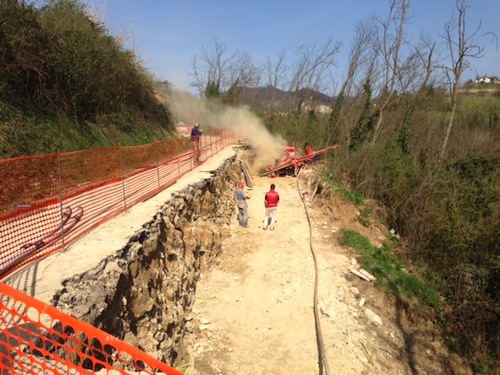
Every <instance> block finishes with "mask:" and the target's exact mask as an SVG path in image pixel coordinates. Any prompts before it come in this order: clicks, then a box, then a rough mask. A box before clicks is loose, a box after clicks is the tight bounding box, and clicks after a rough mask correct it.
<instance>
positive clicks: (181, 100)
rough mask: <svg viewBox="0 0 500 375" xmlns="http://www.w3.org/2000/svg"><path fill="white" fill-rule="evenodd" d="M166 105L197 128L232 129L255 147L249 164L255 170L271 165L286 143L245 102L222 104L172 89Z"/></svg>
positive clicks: (182, 119)
mask: <svg viewBox="0 0 500 375" xmlns="http://www.w3.org/2000/svg"><path fill="white" fill-rule="evenodd" d="M170 108H171V110H172V113H173V114H174V117H175V119H176V121H177V122H184V123H186V124H194V123H196V122H199V123H200V124H201V130H210V129H231V130H233V131H234V132H235V133H236V137H237V139H238V140H241V141H244V142H246V143H248V144H249V145H250V146H252V147H253V148H254V149H255V150H256V155H257V156H256V159H255V160H254V161H253V165H252V169H253V170H254V171H256V172H261V171H263V170H264V169H265V167H267V166H269V165H273V164H274V163H275V160H276V158H277V157H278V156H279V154H280V152H282V150H283V146H285V145H286V141H285V140H284V139H283V138H282V137H281V136H279V135H273V134H271V133H270V132H269V131H268V130H267V129H266V127H265V126H264V124H263V123H262V121H261V120H260V119H259V118H258V117H257V116H256V115H255V114H253V113H252V112H251V111H250V109H249V108H248V107H245V106H242V107H238V108H235V107H228V106H223V105H220V104H218V103H212V102H207V101H204V100H201V99H199V98H198V97H196V96H194V95H192V94H190V93H188V92H186V91H180V90H177V89H173V90H172V92H171V97H170Z"/></svg>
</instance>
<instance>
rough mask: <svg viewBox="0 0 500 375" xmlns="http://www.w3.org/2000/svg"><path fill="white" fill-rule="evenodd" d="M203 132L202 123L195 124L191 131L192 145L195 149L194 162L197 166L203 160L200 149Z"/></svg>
mask: <svg viewBox="0 0 500 375" xmlns="http://www.w3.org/2000/svg"><path fill="white" fill-rule="evenodd" d="M202 135H203V132H202V131H201V130H200V123H199V122H197V123H196V124H194V127H193V129H191V145H192V147H193V161H194V163H195V164H200V158H201V148H200V138H201V136H202Z"/></svg>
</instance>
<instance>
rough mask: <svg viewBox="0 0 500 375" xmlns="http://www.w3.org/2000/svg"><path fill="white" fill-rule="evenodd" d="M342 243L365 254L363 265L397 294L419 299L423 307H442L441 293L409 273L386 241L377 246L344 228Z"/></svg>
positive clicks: (379, 282) (379, 283)
mask: <svg viewBox="0 0 500 375" xmlns="http://www.w3.org/2000/svg"><path fill="white" fill-rule="evenodd" d="M340 243H341V245H343V246H348V247H351V248H353V249H354V250H355V251H356V252H357V253H358V254H360V255H361V256H362V261H361V265H362V266H363V268H365V269H366V270H367V271H369V272H371V273H373V275H374V276H375V277H377V284H378V285H381V286H383V287H384V288H386V289H387V290H388V291H389V292H391V293H393V294H394V295H397V296H404V297H407V298H410V299H416V300H417V301H418V302H419V303H420V304H421V305H422V306H424V307H431V308H433V309H435V310H436V311H439V310H440V307H441V303H440V300H439V298H438V295H437V293H436V292H435V291H434V290H433V289H432V288H431V287H429V286H427V285H425V284H424V283H423V282H422V281H420V280H419V279H417V278H416V277H415V276H413V275H411V274H409V273H407V272H406V271H405V270H404V269H403V265H402V264H401V262H400V261H399V259H398V258H397V257H396V256H395V255H394V254H393V252H392V249H391V247H390V246H389V245H388V244H384V245H382V246H381V247H376V246H373V245H372V244H371V243H370V241H369V240H368V239H367V238H366V237H363V236H362V235H361V234H359V233H358V232H356V231H352V230H345V229H344V230H342V231H341V237H340Z"/></svg>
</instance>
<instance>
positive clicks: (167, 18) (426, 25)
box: [82, 0, 500, 91]
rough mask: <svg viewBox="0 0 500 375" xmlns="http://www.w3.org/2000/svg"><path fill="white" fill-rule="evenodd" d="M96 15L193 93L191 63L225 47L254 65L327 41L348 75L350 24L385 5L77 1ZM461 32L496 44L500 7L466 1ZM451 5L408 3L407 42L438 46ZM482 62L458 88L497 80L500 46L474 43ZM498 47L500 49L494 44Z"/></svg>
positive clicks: (281, 0)
mask: <svg viewBox="0 0 500 375" xmlns="http://www.w3.org/2000/svg"><path fill="white" fill-rule="evenodd" d="M82 2H84V3H86V4H87V5H88V6H89V8H91V9H93V10H94V12H97V16H98V19H99V20H100V21H101V22H103V23H104V25H105V27H106V29H107V31H108V33H109V34H111V35H113V36H120V37H121V38H123V37H125V38H126V39H125V40H126V41H125V44H124V46H125V48H127V49H130V50H133V51H134V52H135V53H136V55H137V56H138V58H139V60H140V61H141V63H142V65H143V66H144V67H145V68H146V69H148V70H149V71H150V72H151V74H152V75H153V76H154V77H156V78H157V79H160V80H167V81H169V82H171V83H172V84H173V85H174V86H175V87H177V88H179V89H182V90H188V91H193V88H192V87H191V86H190V83H192V82H193V81H194V78H193V76H192V73H193V66H192V61H193V59H194V58H195V57H196V56H200V54H201V50H202V49H206V50H210V48H211V47H212V46H213V45H214V40H217V41H218V42H219V43H222V44H224V45H225V46H226V47H227V49H228V51H229V52H230V53H235V52H241V53H248V54H249V55H250V56H252V58H253V60H254V62H263V61H265V60H266V59H268V58H270V59H271V60H272V61H275V60H276V59H277V57H278V55H279V53H280V52H281V51H283V50H285V51H286V52H287V55H293V53H294V51H296V50H297V48H298V47H299V46H301V45H306V46H311V47H312V46H313V45H316V46H322V45H324V44H325V43H326V42H327V41H328V40H329V39H332V40H333V41H335V42H337V41H338V42H340V43H341V44H342V46H343V47H342V52H341V53H340V54H339V55H338V59H337V66H336V68H334V69H335V70H337V72H338V77H339V78H338V79H339V80H340V79H341V77H342V75H343V74H345V73H346V71H347V57H348V54H349V47H350V44H351V42H352V40H353V36H354V34H355V28H356V25H357V24H358V23H359V22H363V21H367V20H368V19H369V18H370V17H371V16H380V17H384V16H386V15H387V13H388V9H389V5H388V4H389V1H388V0H300V1H299V0H82ZM468 3H469V4H468V5H469V8H468V9H467V23H466V27H467V30H468V33H472V32H473V31H474V30H475V29H476V28H477V27H478V26H481V27H480V34H484V33H488V32H491V33H494V34H496V36H497V37H498V38H500V1H499V0H469V1H468ZM456 14H457V13H456V7H455V0H413V1H412V3H411V10H410V21H409V24H408V26H407V36H408V37H409V38H410V39H412V40H414V41H417V39H418V37H419V35H420V34H421V33H425V34H427V35H429V36H430V37H432V38H433V39H434V40H435V41H436V42H437V43H438V44H439V45H441V46H442V43H443V41H444V40H443V39H442V38H441V37H440V35H443V31H444V26H445V24H446V23H447V22H449V21H450V20H452V19H453V18H455V19H456ZM480 43H481V45H482V46H483V47H484V48H485V49H484V52H483V57H482V58H480V59H477V60H472V61H471V69H470V70H468V71H467V72H465V74H464V76H463V78H464V81H466V80H468V79H474V78H475V77H476V76H478V75H496V76H500V41H498V42H496V41H495V40H494V39H492V38H491V37H488V36H486V37H484V38H482V39H480ZM497 44H499V45H497Z"/></svg>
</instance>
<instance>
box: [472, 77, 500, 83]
mask: <svg viewBox="0 0 500 375" xmlns="http://www.w3.org/2000/svg"><path fill="white" fill-rule="evenodd" d="M476 83H500V79H499V78H498V77H495V76H487V75H484V76H480V77H476Z"/></svg>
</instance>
